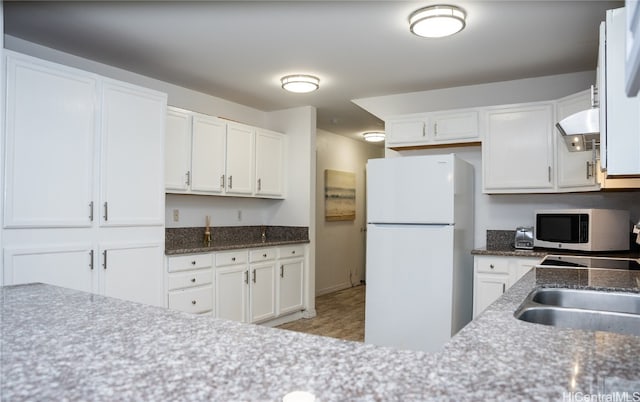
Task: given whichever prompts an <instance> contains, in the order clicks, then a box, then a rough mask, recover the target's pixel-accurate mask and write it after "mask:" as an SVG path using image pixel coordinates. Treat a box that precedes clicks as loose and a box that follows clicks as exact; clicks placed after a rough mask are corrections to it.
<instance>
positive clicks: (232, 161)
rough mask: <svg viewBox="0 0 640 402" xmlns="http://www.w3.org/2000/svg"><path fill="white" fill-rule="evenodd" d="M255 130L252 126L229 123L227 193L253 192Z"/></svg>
mask: <svg viewBox="0 0 640 402" xmlns="http://www.w3.org/2000/svg"><path fill="white" fill-rule="evenodd" d="M254 132H255V130H254V129H253V128H252V127H250V126H245V125H244V124H237V123H227V159H226V161H227V169H226V172H227V187H226V192H227V194H252V193H253V176H254V170H253V166H254V165H253V161H254V154H253V151H254Z"/></svg>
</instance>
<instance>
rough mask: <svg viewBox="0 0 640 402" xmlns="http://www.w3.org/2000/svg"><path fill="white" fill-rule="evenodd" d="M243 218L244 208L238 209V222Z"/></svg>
mask: <svg viewBox="0 0 640 402" xmlns="http://www.w3.org/2000/svg"><path fill="white" fill-rule="evenodd" d="M241 220H242V210H241V209H239V210H238V222H239V221H241Z"/></svg>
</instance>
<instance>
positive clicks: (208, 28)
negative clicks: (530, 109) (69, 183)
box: [4, 0, 624, 138]
mask: <svg viewBox="0 0 640 402" xmlns="http://www.w3.org/2000/svg"><path fill="white" fill-rule="evenodd" d="M438 3H439V2H433V1H421V2H416V1H351V2H344V1H280V2H271V1H257V2H256V1H254V2H249V1H227V2H221V1H200V2H179V1H175V2H167V1H165V2H150V1H144V2H133V1H121V2H95V1H93V2H84V1H73V2H57V1H47V2H31V1H16V2H14V1H5V2H4V18H5V24H4V26H5V33H6V34H9V35H12V36H15V37H18V38H22V39H25V40H28V41H31V42H35V43H39V44H42V45H45V46H48V47H52V48H55V49H59V50H61V51H64V52H67V53H71V54H75V55H78V56H81V57H85V58H89V59H92V60H96V61H99V62H102V63H105V64H109V65H113V66H117V67H120V68H123V69H126V70H130V71H135V72H137V73H139V74H143V75H147V76H150V77H153V78H157V79H160V80H163V81H167V82H171V83H174V84H177V85H180V86H183V87H187V88H191V89H194V90H197V91H201V92H204V93H208V94H211V95H214V96H217V97H220V98H224V99H227V100H230V101H233V102H237V103H240V104H243V105H247V106H250V107H254V108H257V109H260V110H264V111H271V110H278V109H285V108H290V107H296V106H302V105H312V106H315V107H316V108H317V110H318V118H317V124H318V127H319V128H321V129H324V130H327V131H331V132H334V133H336V134H341V135H346V136H349V137H352V138H360V134H361V133H362V132H363V131H366V130H374V129H381V128H382V126H383V123H382V122H381V121H380V120H379V119H377V118H376V117H374V116H372V115H371V114H369V113H368V112H366V111H364V110H363V109H361V108H359V107H358V106H356V105H355V104H353V103H352V102H351V100H352V99H358V98H365V97H371V96H382V95H389V94H397V93H406V92H415V91H423V90H430V89H437V88H446V87H453V86H462V85H472V84H479V83H486V82H494V81H505V80H512V79H520V78H529V77H537V76H543V75H552V74H562V73H569V72H575V71H584V70H593V69H595V67H596V58H597V48H598V25H599V21H602V20H603V19H604V15H605V13H604V11H605V10H607V9H610V8H616V7H621V6H623V5H624V2H622V1H573V0H563V1H517V0H516V1H506V0H502V1H444V2H440V3H445V4H447V3H448V4H455V5H458V6H460V7H462V8H463V9H465V10H466V12H467V15H468V18H467V27H466V28H465V29H464V30H463V31H462V32H460V33H458V34H456V35H454V36H452V37H449V38H444V39H425V38H419V37H417V36H414V35H412V34H411V33H410V32H409V30H408V23H407V18H408V16H409V14H410V13H411V12H412V11H414V10H415V9H417V8H420V7H423V6H427V5H430V4H438ZM291 73H308V74H314V75H317V76H318V77H320V80H321V83H320V85H321V86H320V90H318V91H316V92H313V93H310V94H290V93H287V92H285V91H283V90H282V89H281V88H280V84H279V78H280V77H281V76H283V75H286V74H291Z"/></svg>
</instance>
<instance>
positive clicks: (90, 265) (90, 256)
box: [89, 250, 93, 271]
mask: <svg viewBox="0 0 640 402" xmlns="http://www.w3.org/2000/svg"><path fill="white" fill-rule="evenodd" d="M89 258H90V261H89V268H91V270H92V271H93V250H91V251H89Z"/></svg>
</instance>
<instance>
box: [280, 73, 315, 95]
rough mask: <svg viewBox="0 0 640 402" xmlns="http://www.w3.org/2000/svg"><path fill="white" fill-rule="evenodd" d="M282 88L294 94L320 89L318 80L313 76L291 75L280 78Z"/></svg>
mask: <svg viewBox="0 0 640 402" xmlns="http://www.w3.org/2000/svg"><path fill="white" fill-rule="evenodd" d="M280 83H281V84H282V88H283V89H285V90H287V91H289V92H295V93H300V94H302V93H307V92H313V91H315V90H316V89H318V88H319V87H320V78H318V77H314V76H313V75H305V74H293V75H286V76H284V77H282V78H280Z"/></svg>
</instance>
